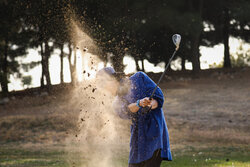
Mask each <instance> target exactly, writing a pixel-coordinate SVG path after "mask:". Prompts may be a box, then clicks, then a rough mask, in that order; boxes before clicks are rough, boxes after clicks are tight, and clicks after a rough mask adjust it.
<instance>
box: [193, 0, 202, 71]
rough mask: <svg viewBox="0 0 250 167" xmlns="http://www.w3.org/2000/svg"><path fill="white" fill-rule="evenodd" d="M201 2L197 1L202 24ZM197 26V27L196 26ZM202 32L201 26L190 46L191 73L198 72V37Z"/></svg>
mask: <svg viewBox="0 0 250 167" xmlns="http://www.w3.org/2000/svg"><path fill="white" fill-rule="evenodd" d="M203 2H204V1H203V0H200V1H199V11H198V12H199V16H200V20H201V22H202V11H203ZM201 24H202V23H201ZM198 26H199V25H198ZM202 31H203V26H201V27H200V29H199V31H198V32H196V33H195V35H194V38H193V45H192V65H193V72H194V73H197V72H199V71H200V36H201V33H202Z"/></svg>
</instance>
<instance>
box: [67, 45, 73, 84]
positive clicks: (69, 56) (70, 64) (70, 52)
mask: <svg viewBox="0 0 250 167" xmlns="http://www.w3.org/2000/svg"><path fill="white" fill-rule="evenodd" d="M68 48H69V54H68V61H69V73H70V77H71V83H73V82H74V78H73V74H72V72H73V65H72V63H71V57H72V48H71V43H69V44H68Z"/></svg>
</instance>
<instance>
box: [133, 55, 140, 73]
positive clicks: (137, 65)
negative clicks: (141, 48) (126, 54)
mask: <svg viewBox="0 0 250 167" xmlns="http://www.w3.org/2000/svg"><path fill="white" fill-rule="evenodd" d="M134 59H135V66H136V71H140V66H139V62H138V61H139V59H138V57H137V55H135V57H134Z"/></svg>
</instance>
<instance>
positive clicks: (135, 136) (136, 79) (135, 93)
mask: <svg viewBox="0 0 250 167" xmlns="http://www.w3.org/2000/svg"><path fill="white" fill-rule="evenodd" d="M129 79H130V81H131V90H130V92H129V93H127V94H126V95H124V96H117V97H116V100H115V101H114V109H115V111H116V112H117V113H118V115H119V116H120V117H121V118H124V119H126V118H130V119H132V124H131V138H130V154H129V163H132V164H133V163H140V162H142V161H145V160H148V159H150V158H151V157H152V156H153V153H154V151H156V150H157V149H161V157H162V158H163V159H164V160H169V161H171V160H172V156H171V151H170V144H169V135H168V129H167V124H166V121H165V117H164V113H163V111H162V106H163V103H164V95H163V93H162V91H161V89H160V88H159V87H158V88H157V90H156V92H155V94H154V96H153V99H155V100H157V102H158V107H157V108H156V109H153V110H151V111H150V112H149V113H147V114H143V113H142V112H141V109H139V111H138V112H136V113H132V112H130V111H129V109H128V104H131V103H136V101H137V100H138V99H143V98H144V97H150V95H151V93H152V92H153V90H154V88H155V86H156V84H155V83H154V81H152V80H151V79H150V78H149V77H148V76H147V75H146V74H145V73H143V72H137V73H135V74H134V75H132V76H131V77H130V78H129Z"/></svg>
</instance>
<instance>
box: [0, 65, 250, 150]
mask: <svg viewBox="0 0 250 167" xmlns="http://www.w3.org/2000/svg"><path fill="white" fill-rule="evenodd" d="M149 75H150V76H151V75H152V74H149ZM153 78H154V79H155V78H158V75H154V76H153ZM160 87H161V88H162V90H163V92H164V95H165V104H164V112H165V116H166V120H167V125H168V128H169V133H170V140H171V141H170V142H171V146H172V149H176V150H178V149H182V148H184V147H186V146H192V147H208V146H215V147H216V146H218V145H220V146H221V145H223V146H240V147H241V146H242V147H249V145H250V69H249V68H246V69H237V70H231V71H221V70H211V71H208V72H201V73H200V74H199V75H198V76H195V77H193V76H192V75H190V74H189V73H188V74H187V75H182V73H180V74H179V73H171V75H170V76H166V77H165V80H164V81H163V82H162V83H161V84H160ZM71 98H73V96H71V94H70V93H69V92H66V93H65V92H57V93H55V94H52V95H50V96H48V95H47V94H46V93H43V94H32V95H27V96H21V97H20V96H19V97H11V98H10V99H11V100H10V102H9V103H8V104H5V105H0V117H1V120H0V130H1V132H0V143H2V144H4V143H29V142H31V143H37V144H38V143H39V144H41V145H42V144H43V143H46V144H48V143H49V144H55V143H64V142H65V138H67V137H68V136H74V135H75V131H77V124H76V122H77V121H78V119H79V118H78V114H79V112H80V111H81V110H82V109H83V108H82V107H81V102H77V101H75V102H74V103H72V102H71V103H68V101H69V100H70V99H71ZM71 100H72V99H71ZM120 126H121V125H120ZM127 127H128V126H127V125H126V126H125V127H124V129H126V128H127ZM124 136H125V138H126V140H125V141H127V142H128V141H129V130H127V133H125V134H124Z"/></svg>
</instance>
